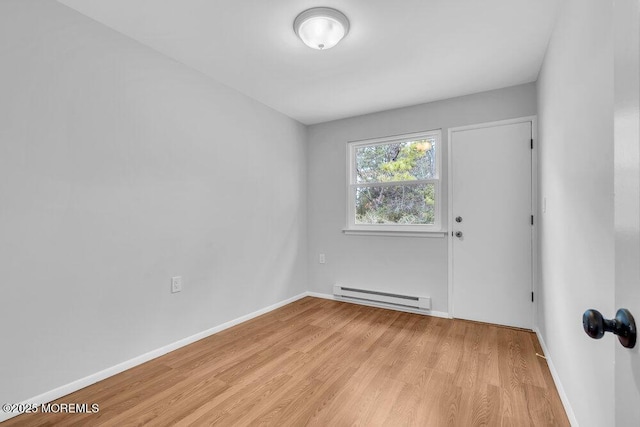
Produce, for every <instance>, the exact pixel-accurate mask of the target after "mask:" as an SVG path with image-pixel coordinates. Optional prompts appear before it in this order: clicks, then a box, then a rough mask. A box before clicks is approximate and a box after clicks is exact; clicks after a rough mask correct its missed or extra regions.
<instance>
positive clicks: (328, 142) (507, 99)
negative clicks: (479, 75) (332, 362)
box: [307, 83, 536, 312]
mask: <svg viewBox="0 0 640 427" xmlns="http://www.w3.org/2000/svg"><path fill="white" fill-rule="evenodd" d="M535 90H536V89H535V84H533V83H530V84H526V85H521V86H515V87H511V88H506V89H500V90H495V91H490V92H484V93H479V94H475V95H470V96H465V97H460V98H454V99H449V100H445V101H438V102H433V103H429V104H422V105H418V106H414V107H408V108H401V109H397V110H390V111H385V112H382V113H377V114H369V115H365V116H360V117H354V118H350V119H344V120H338V121H334V122H328V123H323V124H318V125H313V126H310V127H309V133H308V160H307V161H308V188H309V190H308V194H307V199H308V230H309V231H308V233H309V234H308V242H309V246H308V248H309V251H308V257H309V258H308V260H309V264H308V271H309V289H310V290H311V291H314V292H320V293H326V294H331V293H332V292H333V290H332V287H333V285H334V284H336V283H340V284H343V285H351V286H367V287H372V288H377V289H382V290H389V291H395V292H410V293H418V294H420V295H425V296H430V297H431V298H432V307H433V310H434V311H440V312H446V311H447V310H448V305H447V304H448V303H447V242H448V240H447V238H445V237H440V238H437V237H432V238H422V237H386V236H353V235H344V234H343V233H342V229H343V228H344V227H345V225H346V178H347V173H346V146H347V141H353V140H360V139H368V138H376V137H383V136H388V135H397V134H403V133H410V132H419V131H424V130H431V129H438V128H442V148H443V149H442V150H441V152H442V154H443V159H442V160H443V161H442V166H443V167H442V171H441V176H442V179H443V185H442V194H443V199H442V203H443V210H442V217H443V220H444V227H445V228H446V226H447V224H446V218H447V209H446V194H447V182H446V176H447V166H446V165H447V152H446V145H447V130H448V128H450V127H457V126H464V125H469V124H474V123H483V122H491V121H496V120H503V119H509V118H516V117H523V116H530V115H535V114H536V95H535ZM320 253H324V254H326V264H319V263H318V254H320Z"/></svg>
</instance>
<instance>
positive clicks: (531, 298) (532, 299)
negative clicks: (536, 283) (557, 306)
mask: <svg viewBox="0 0 640 427" xmlns="http://www.w3.org/2000/svg"><path fill="white" fill-rule="evenodd" d="M531 302H533V292H531Z"/></svg>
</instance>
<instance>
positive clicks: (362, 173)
mask: <svg viewBox="0 0 640 427" xmlns="http://www.w3.org/2000/svg"><path fill="white" fill-rule="evenodd" d="M435 176H436V144H435V138H425V139H420V140H415V141H404V142H394V143H391V144H382V145H367V146H363V147H358V148H356V183H363V182H394V181H414V180H416V179H431V178H434V177H435Z"/></svg>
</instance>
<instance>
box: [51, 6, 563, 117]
mask: <svg viewBox="0 0 640 427" xmlns="http://www.w3.org/2000/svg"><path fill="white" fill-rule="evenodd" d="M59 1H61V2H62V3H64V4H66V5H68V6H70V7H72V8H74V9H76V10H78V11H79V12H81V13H83V14H85V15H87V16H89V17H91V18H93V19H95V20H96V21H98V22H101V23H103V24H105V25H107V26H109V27H111V28H113V29H115V30H117V31H119V32H121V33H123V34H125V35H127V36H129V37H132V38H134V39H136V40H138V41H140V42H142V43H143V44H145V45H148V46H150V47H152V48H153V49H156V50H157V51H159V52H162V53H164V54H166V55H168V56H170V57H172V58H174V59H176V60H178V61H180V62H182V63H184V64H186V65H188V66H190V67H193V68H195V69H197V70H199V71H201V72H203V73H205V74H207V75H209V76H211V77H212V78H214V79H216V80H218V81H219V82H222V83H224V84H226V85H228V86H231V87H233V88H235V89H236V90H238V91H240V92H242V93H244V94H246V95H248V96H250V97H252V98H254V99H257V100H258V101H260V102H262V103H264V104H266V105H268V106H270V107H272V108H274V109H276V110H278V111H280V112H282V113H284V114H286V115H287V116H290V117H292V118H294V119H296V120H299V121H300V122H302V123H305V124H313V123H319V122H324V121H329V120H335V119H340V118H344V117H350V116H356V115H360V114H365V113H371V112H375V111H382V110H388V109H391V108H397V107H404V106H409V105H415V104H420V103H424V102H429V101H435V100H438V99H445V98H451V97H455V96H461V95H467V94H471V93H476V92H482V91H485V90H491V89H497V88H502V87H508V86H513V85H517V84H521V83H527V82H531V81H535V80H536V79H537V76H538V71H539V69H540V65H541V63H542V59H543V57H544V53H545V49H546V46H547V42H548V40H549V37H550V35H551V31H552V27H553V23H554V21H555V14H556V6H557V3H559V1H558V0H59ZM314 6H327V7H333V8H336V9H339V10H341V11H342V12H343V13H344V14H345V15H347V17H348V18H349V20H350V22H351V30H350V32H349V34H348V35H347V37H346V38H345V39H344V40H343V41H342V42H341V43H340V44H338V46H336V47H335V48H333V49H330V50H326V51H318V50H314V49H310V48H308V47H306V46H305V45H304V44H303V43H302V42H301V41H300V40H299V39H298V38H297V37H296V35H295V34H294V32H293V20H294V19H295V17H296V16H297V15H298V13H300V12H302V11H303V10H305V9H308V8H310V7H314Z"/></svg>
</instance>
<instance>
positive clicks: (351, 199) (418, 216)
mask: <svg viewBox="0 0 640 427" xmlns="http://www.w3.org/2000/svg"><path fill="white" fill-rule="evenodd" d="M440 137H441V132H440V131H439V130H437V131H430V132H423V133H417V134H410V135H401V136H395V137H389V138H380V139H375V140H368V141H358V142H350V143H349V144H348V157H349V158H348V174H349V183H348V186H349V187H348V189H347V194H348V203H347V206H348V221H347V229H346V230H345V231H347V232H348V231H383V232H386V231H395V232H398V231H408V232H416V231H417V232H419V231H440V201H439V197H440V176H439V172H440V168H439V164H440V159H439V156H440V154H439V149H440Z"/></svg>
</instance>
